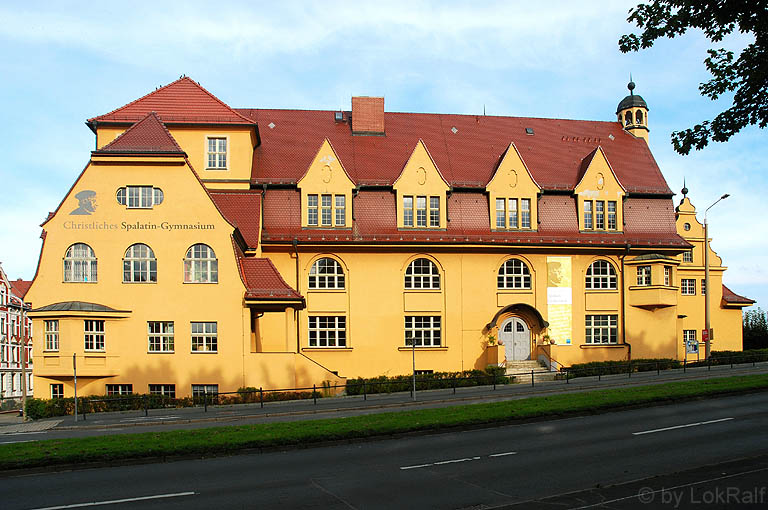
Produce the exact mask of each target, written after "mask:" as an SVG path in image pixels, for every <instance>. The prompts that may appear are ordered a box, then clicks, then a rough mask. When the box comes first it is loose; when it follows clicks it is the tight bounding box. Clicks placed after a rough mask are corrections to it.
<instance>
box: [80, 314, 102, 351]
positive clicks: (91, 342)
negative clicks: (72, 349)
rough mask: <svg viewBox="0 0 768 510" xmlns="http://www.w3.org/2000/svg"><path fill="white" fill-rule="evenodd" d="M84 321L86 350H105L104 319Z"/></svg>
mask: <svg viewBox="0 0 768 510" xmlns="http://www.w3.org/2000/svg"><path fill="white" fill-rule="evenodd" d="M84 322H85V324H84V333H85V350H86V351H103V350H104V321H96V320H86V321H84Z"/></svg>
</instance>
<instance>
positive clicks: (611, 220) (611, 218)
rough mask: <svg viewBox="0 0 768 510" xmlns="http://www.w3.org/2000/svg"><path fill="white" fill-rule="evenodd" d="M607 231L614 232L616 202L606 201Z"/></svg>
mask: <svg viewBox="0 0 768 510" xmlns="http://www.w3.org/2000/svg"><path fill="white" fill-rule="evenodd" d="M608 230H616V202H615V201H614V200H610V201H608Z"/></svg>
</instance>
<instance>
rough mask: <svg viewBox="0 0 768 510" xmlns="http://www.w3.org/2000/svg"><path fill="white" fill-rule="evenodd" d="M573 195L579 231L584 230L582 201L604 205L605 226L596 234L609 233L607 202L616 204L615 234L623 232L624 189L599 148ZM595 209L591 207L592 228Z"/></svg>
mask: <svg viewBox="0 0 768 510" xmlns="http://www.w3.org/2000/svg"><path fill="white" fill-rule="evenodd" d="M574 193H575V194H576V195H577V196H578V211H579V230H585V228H584V201H585V200H604V201H605V202H606V205H605V226H606V228H605V229H604V230H597V229H594V228H593V230H595V231H597V232H603V231H606V232H611V230H608V201H609V200H610V201H615V202H616V232H623V230H624V204H623V198H624V195H625V194H626V193H625V191H624V188H623V187H622V185H621V184H620V183H619V181H618V180H617V179H616V175H615V174H614V173H613V170H612V169H611V166H610V164H609V163H608V160H607V159H606V157H605V154H604V153H603V151H602V149H601V148H598V150H597V152H596V153H595V155H594V157H593V158H592V161H591V162H590V164H589V166H588V167H587V171H586V172H584V175H583V176H582V178H581V180H580V181H579V183H578V184H577V185H576V188H575V189H574ZM594 209H595V207H594V205H593V206H592V226H593V227H594V226H595V210H594Z"/></svg>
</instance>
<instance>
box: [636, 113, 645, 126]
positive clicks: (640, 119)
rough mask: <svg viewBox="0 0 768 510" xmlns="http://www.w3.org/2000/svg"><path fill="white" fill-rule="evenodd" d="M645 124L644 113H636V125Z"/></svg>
mask: <svg viewBox="0 0 768 510" xmlns="http://www.w3.org/2000/svg"><path fill="white" fill-rule="evenodd" d="M642 123H643V112H641V111H640V110H637V111H636V112H635V124H642Z"/></svg>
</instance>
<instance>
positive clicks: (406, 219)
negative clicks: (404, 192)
mask: <svg viewBox="0 0 768 510" xmlns="http://www.w3.org/2000/svg"><path fill="white" fill-rule="evenodd" d="M403 225H405V226H406V227H412V226H413V197H410V196H406V197H403Z"/></svg>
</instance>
